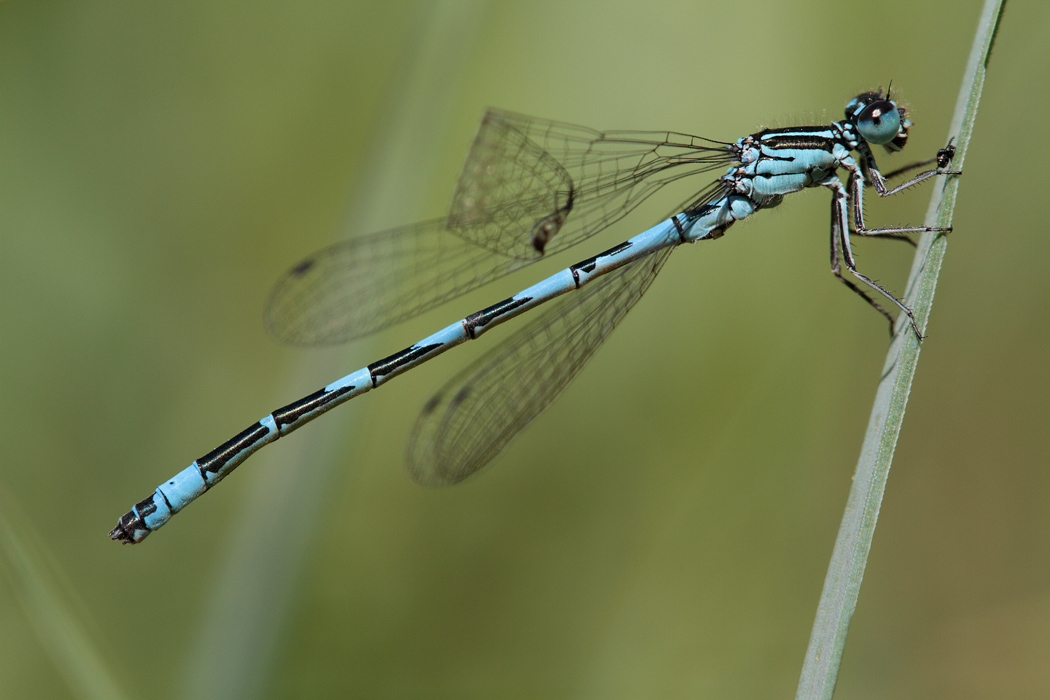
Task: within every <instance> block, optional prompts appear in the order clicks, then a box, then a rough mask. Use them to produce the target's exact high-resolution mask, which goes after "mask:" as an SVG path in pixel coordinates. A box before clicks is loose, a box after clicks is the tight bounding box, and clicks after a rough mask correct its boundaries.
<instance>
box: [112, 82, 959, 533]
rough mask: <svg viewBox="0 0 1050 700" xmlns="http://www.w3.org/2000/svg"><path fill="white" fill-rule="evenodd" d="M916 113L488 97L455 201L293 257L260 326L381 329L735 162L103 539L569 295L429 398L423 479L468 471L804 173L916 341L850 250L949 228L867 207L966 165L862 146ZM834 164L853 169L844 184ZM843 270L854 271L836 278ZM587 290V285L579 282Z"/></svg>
mask: <svg viewBox="0 0 1050 700" xmlns="http://www.w3.org/2000/svg"><path fill="white" fill-rule="evenodd" d="M910 126H911V123H910V122H909V120H908V117H907V113H906V110H905V109H904V108H903V107H901V106H899V105H898V104H897V103H896V102H895V101H894V100H893V99H892V98H891V96H890V94H889V91H887V92H886V94H885V95H883V93H882V90H878V91H875V92H866V93H863V94H860V95H858V96H857V97H855V98H854V99H853V100H851V101H850V102H849V104H847V106H846V112H845V119H843V120H842V121H838V122H834V123H832V124H829V125H825V126H803V127H790V128H777V129H765V130H763V131H759V132H757V133H754V134H751V135H749V136H745V137H744V138H741V139H739V140H737V141H735V142H722V141H714V140H710V139H705V138H700V137H696V136H689V135H686V134H680V133H675V132H638V131H606V132H599V131H594V130H591V129H586V128H583V127H578V126H572V125H569V124H562V123H558V122H551V121H544V120H541V119H532V118H529V117H523V116H519V115H515V114H510V113H506V112H499V111H490V112H488V113H487V114H486V115H485V117H484V119H483V120H482V123H481V128H480V129H479V131H478V134H477V136H476V137H475V139H474V144H473V146H472V148H471V150H470V153H469V155H468V157H467V162H466V165H465V167H464V169H463V172H462V174H461V175H460V178H459V182H458V185H457V187H456V191H455V193H454V195H453V198H452V204H451V207H450V209H449V212H448V215H447V216H445V217H442V218H440V219H435V220H431V221H425V222H422V223H418V224H414V225H410V226H405V227H402V228H397V229H393V230H390V231H383V232H380V233H376V234H372V235H369V236H361V237H356V238H351V239H349V240H346V241H343V242H341V243H337V244H335V245H333V246H330V247H328V248H325V249H323V250H321V251H319V252H317V253H315V254H314V255H311V256H310V257H308V258H306V259H305V260H303V261H302V262H301V263H299V264H298V265H296V266H295V267H293V268H292V269H291V270H289V271H288V273H287V274H286V275H285V277H284V278H283V279H282V280H281V281H280V282H279V283H278V285H277V287H276V288H275V290H274V293H273V296H272V298H271V300H270V305H269V310H268V317H267V318H268V325H269V327H270V330H271V331H272V332H273V333H274V334H275V335H276V336H277V337H279V338H281V339H284V340H287V341H290V342H292V343H298V344H315V343H331V342H337V341H345V340H350V339H353V338H358V337H361V336H364V335H367V334H369V333H373V332H375V331H377V330H379V329H381V328H385V327H387V326H389V325H392V324H394V323H398V322H400V321H404V320H406V319H408V318H411V317H413V316H416V315H418V314H420V313H422V312H424V311H426V310H429V309H432V308H434V307H435V306H437V305H439V304H441V303H443V302H445V301H448V300H450V299H452V298H453V297H456V296H459V295H461V294H464V293H465V292H467V291H469V290H472V289H475V288H477V287H478V286H480V285H482V284H485V283H487V282H490V281H492V280H494V279H496V278H498V277H502V276H503V275H506V274H508V273H510V272H512V271H514V270H518V269H521V268H523V267H525V266H527V265H529V264H531V263H533V262H535V261H537V260H540V259H542V258H543V257H545V256H549V255H551V254H553V253H557V252H559V251H562V250H565V249H566V248H569V247H570V246H573V245H576V244H577V243H580V242H581V241H583V240H585V239H588V238H590V237H591V236H593V235H595V234H596V233H598V232H599V231H602V230H604V229H605V228H607V227H609V226H610V225H612V224H613V223H615V222H617V221H619V220H620V219H622V218H624V217H625V216H626V215H627V214H628V213H629V212H630V211H632V210H633V209H634V208H635V207H637V206H638V205H639V204H640V203H641V202H642V201H643V200H645V199H646V198H648V197H649V196H650V195H652V194H653V193H654V192H656V191H657V190H659V189H660V188H661V187H663V186H665V185H667V184H668V183H671V182H675V181H678V180H681V179H682V178H686V177H690V176H693V175H697V174H700V173H707V172H710V171H713V170H724V174H723V175H722V176H721V177H719V178H717V179H716V180H714V182H712V183H710V184H709V185H707V186H706V187H705V188H703V189H702V190H700V191H699V193H698V194H696V195H695V196H693V197H692V198H690V200H689V201H687V202H686V203H685V204H683V205H682V206H681V207H680V208H678V210H677V213H675V214H674V215H673V216H671V217H670V218H668V219H666V220H665V221H662V222H661V223H659V224H657V225H656V226H653V227H652V228H650V229H649V230H647V231H645V232H643V233H641V234H639V235H637V236H635V237H634V238H631V239H629V240H627V241H625V242H623V243H621V244H620V245H617V246H614V247H612V248H610V249H609V250H606V251H604V252H602V253H599V254H598V255H595V256H594V257H591V258H588V259H586V260H583V261H582V262H579V263H577V264H575V265H572V266H570V267H568V268H566V269H564V270H562V271H561V272H558V273H557V274H554V275H552V276H550V277H548V278H547V279H545V280H543V281H542V282H540V283H538V284H536V285H534V286H532V287H529V288H528V289H526V290H524V291H522V292H520V293H518V294H515V295H514V296H512V297H510V298H508V299H505V300H503V301H501V302H499V303H497V304H494V305H492V306H490V307H488V308H485V309H482V310H481V311H478V312H476V313H473V314H471V315H469V316H467V317H466V318H464V319H462V320H460V321H456V322H455V323H453V324H452V325H450V326H448V327H447V328H444V329H443V330H441V331H438V332H437V333H435V334H433V335H431V336H428V337H426V338H424V339H423V340H421V341H419V342H418V343H416V344H414V345H412V346H410V347H408V348H405V349H404V350H401V351H400V352H397V353H394V354H393V355H390V356H389V357H386V358H383V359H381V360H379V361H377V362H373V363H372V364H370V365H368V366H367V367H364V368H362V369H359V370H357V371H356V372H353V373H351V374H349V375H347V376H345V377H343V378H342V379H339V380H337V381H335V382H333V383H331V384H329V385H328V386H326V387H324V388H322V389H320V390H318V391H316V392H314V393H312V394H310V395H309V396H306V397H305V398H302V399H300V400H299V401H295V402H293V403H291V404H288V405H287V406H284V407H283V408H279V409H277V410H276V411H274V412H273V413H271V414H269V415H267V416H266V417H265V418H263V419H262V420H260V421H259V422H257V423H255V424H253V425H252V426H251V427H249V428H248V429H247V430H245V431H243V432H241V433H240V434H238V435H236V436H235V437H233V438H232V439H230V440H229V441H227V442H226V443H224V444H223V445H221V446H219V447H217V448H216V449H214V450H212V451H211V452H209V453H208V454H206V455H204V456H203V457H201V458H200V459H198V460H196V461H195V462H193V464H191V465H190V466H189V467H187V468H186V469H185V470H183V471H181V472H179V473H178V474H177V475H175V476H174V477H173V478H172V479H170V480H169V481H166V482H165V483H163V484H161V485H160V486H159V487H158V488H157V489H156V491H155V492H154V493H153V494H152V495H151V496H149V497H148V498H146V499H145V500H143V501H141V502H140V503H138V504H136V505H135V507H134V508H132V510H131V511H129V512H128V513H127V514H126V515H124V516H123V517H121V518H120V520H119V522H118V525H117V527H116V528H115V529H114V530H113V531H112V532H110V536H111V537H112V538H113V539H115V540H120V541H123V542H124V543H136V542H140V541H141V540H143V539H144V538H145V537H146V536H147V535H148V534H149V533H150V532H152V531H154V530H156V529H157V528H159V527H160V526H161V525H163V524H164V523H165V522H167V521H168V520H169V519H170V518H171V516H172V515H174V514H175V513H177V512H179V511H180V510H182V508H184V507H185V506H186V505H187V504H188V503H189V502H190V501H192V500H194V499H195V498H197V497H198V496H200V495H201V494H202V493H204V492H205V491H207V490H208V489H209V488H211V487H212V486H213V485H215V484H216V483H218V482H219V481H220V480H221V479H222V478H223V477H225V476H226V475H227V474H229V473H230V472H231V471H233V469H234V468H235V467H236V466H237V465H239V464H240V463H241V462H243V461H244V460H245V459H247V457H248V456H249V455H251V454H252V453H253V452H255V451H256V450H258V449H259V448H260V447H262V446H263V445H266V444H267V443H270V442H273V441H274V440H276V439H277V438H279V437H282V436H284V435H287V434H288V433H290V432H292V431H293V430H295V429H296V428H299V427H300V426H302V425H304V424H306V423H308V422H309V421H311V420H313V419H314V418H317V417H318V416H319V415H321V414H322V413H324V412H326V411H328V410H329V409H331V408H333V407H335V406H337V405H339V404H341V403H343V402H344V401H348V400H349V399H352V398H354V397H355V396H358V395H359V394H363V393H364V392H366V391H369V390H371V389H373V388H375V387H377V386H379V385H380V384H383V383H384V382H386V381H388V380H390V379H392V378H393V377H395V376H397V375H399V374H401V373H402V372H405V371H407V370H409V369H411V368H413V367H415V366H417V365H419V364H421V363H423V362H426V361H427V360H429V359H431V358H433V357H435V356H437V355H439V354H440V353H442V352H444V351H445V350H448V349H449V348H451V347H453V346H455V345H459V344H460V343H462V342H464V341H467V340H473V339H475V338H478V337H479V336H480V335H481V334H482V333H484V332H485V331H487V330H488V329H489V328H491V327H493V326H495V325H497V324H500V323H502V322H504V321H506V320H508V319H510V318H513V317H514V316H517V315H519V314H521V313H524V312H525V311H527V310H529V309H531V308H533V307H535V306H539V305H540V304H543V303H544V302H547V301H550V300H552V299H554V298H555V297H562V298H561V299H560V300H559V302H558V303H556V304H552V305H551V307H550V309H549V310H548V311H546V312H545V313H544V314H542V315H541V316H539V317H538V318H536V319H535V320H533V321H532V322H530V323H529V324H528V325H526V326H525V327H523V328H522V329H520V330H519V331H518V332H517V333H515V334H514V335H512V336H511V337H510V338H508V339H507V340H506V341H504V342H503V343H501V344H500V345H498V346H496V347H495V348H494V349H493V350H492V351H491V352H490V353H489V354H487V355H485V356H484V357H483V358H482V359H481V360H480V361H479V362H478V363H476V364H475V365H474V366H471V367H469V368H468V369H467V370H465V371H464V372H462V373H461V374H459V375H457V376H456V377H454V378H453V379H452V380H451V381H450V382H449V383H448V384H446V386H445V387H444V388H443V389H442V390H441V391H439V392H438V393H437V394H436V395H435V396H434V397H433V398H432V399H431V400H430V401H428V402H427V404H426V405H425V407H424V408H423V412H422V415H421V416H420V417H419V419H418V421H417V423H416V426H415V429H414V430H413V433H412V436H411V441H410V447H409V469H410V471H411V473H412V476H413V478H415V479H416V480H417V481H419V482H422V483H425V484H435V485H437V484H452V483H457V482H459V481H462V480H463V479H465V478H467V477H469V476H470V475H472V474H474V473H475V472H477V471H478V470H479V469H481V468H482V467H483V466H485V465H486V464H487V463H488V462H489V461H491V460H492V458H493V457H494V456H495V455H496V454H497V453H499V451H500V450H502V449H503V447H504V446H506V444H507V442H508V441H510V440H511V438H513V437H514V436H515V435H517V434H518V433H519V432H520V431H521V430H522V428H524V427H525V426H526V425H527V424H528V423H529V422H530V421H531V420H532V419H533V418H535V417H536V416H537V415H538V414H539V413H540V411H542V410H543V409H544V408H545V407H546V406H547V405H548V404H550V402H551V401H553V400H554V398H555V397H556V396H558V394H560V393H561V391H562V390H563V389H564V388H565V387H566V386H567V385H568V383H569V382H570V381H571V380H572V378H573V377H574V376H575V375H576V374H577V372H579V371H580V369H582V367H583V366H584V365H585V364H586V362H587V360H588V359H590V357H591V356H592V355H593V354H594V352H595V351H596V350H597V349H598V347H599V346H600V345H601V343H602V341H604V340H605V338H606V337H607V336H608V335H609V333H610V332H611V331H612V329H613V328H614V327H615V326H616V324H617V323H619V321H620V320H621V319H622V318H623V317H624V315H626V313H627V312H628V311H629V310H630V309H631V308H632V307H633V306H634V304H635V303H637V301H638V300H639V298H641V296H642V294H643V293H644V292H645V290H646V289H647V288H648V287H649V284H650V283H651V282H652V281H653V279H654V278H655V277H656V274H657V273H658V272H659V271H660V268H661V267H662V266H663V264H664V263H665V262H666V261H667V259H668V257H669V256H670V254H671V251H672V250H674V249H675V248H676V247H677V246H678V245H679V244H681V243H695V242H697V241H703V240H713V239H716V238H720V237H721V236H722V235H723V234H724V233H725V232H726V230H727V229H728V228H729V227H730V226H731V225H732V224H733V223H734V222H736V221H739V220H741V219H744V218H746V217H748V216H750V215H751V214H753V213H755V212H756V211H758V210H759V209H768V208H771V207H775V206H777V205H779V204H780V203H781V201H782V200H783V198H784V196H785V195H788V194H791V193H793V192H798V191H801V190H803V189H805V188H807V187H825V188H827V189H828V190H830V191H831V194H832V215H831V267H832V271H833V272H834V274H835V275H836V276H837V277H838V278H839V279H840V280H841V281H842V282H843V283H844V284H845V285H846V286H848V287H849V288H850V289H851V290H853V291H854V292H856V293H857V294H858V295H860V296H861V297H862V298H863V299H864V300H865V301H867V303H868V304H870V305H871V306H872V307H874V308H875V309H877V310H878V311H879V312H880V313H881V314H882V315H883V316H884V317H886V318H887V319H888V320H889V322H890V329H891V332H892V330H893V324H894V322H895V319H894V317H893V315H892V314H890V312H889V311H887V310H886V309H885V308H883V306H882V305H880V304H879V303H878V302H877V301H876V300H875V298H874V297H873V296H872V295H870V294H869V292H871V293H872V294H874V295H875V296H881V297H882V298H883V299H885V300H886V301H887V302H889V304H891V305H892V306H895V307H897V309H898V310H899V311H900V312H902V313H903V315H904V318H906V319H907V322H908V324H909V325H910V328H911V332H913V333H915V334H916V336H918V337H919V339H920V340H921V333H920V330H919V327H918V325H917V324H916V323H915V319H914V317H913V315H912V312H911V310H910V309H908V308H907V307H906V306H905V305H904V303H903V302H901V301H900V300H899V299H897V298H896V297H895V296H894V295H893V294H892V293H891V292H889V291H888V290H886V289H885V288H884V287H882V286H880V285H879V284H878V283H876V282H875V281H873V280H872V279H870V278H869V277H867V276H865V275H864V274H862V273H860V272H859V271H858V270H857V266H856V262H855V259H854V256H853V252H852V250H851V248H850V236H851V235H859V236H875V237H889V238H901V239H906V240H910V239H908V236H909V234H912V233H919V232H924V231H948V230H949V229H938V228H930V227H926V226H891V227H883V228H868V227H867V226H866V224H865V221H864V213H863V203H864V202H863V196H864V189H865V187H866V186H868V185H870V186H873V187H874V188H875V190H876V192H877V193H878V194H879V195H880V196H883V197H886V196H890V195H893V194H896V193H898V192H900V191H902V190H904V189H906V188H908V187H910V186H912V185H915V184H917V183H919V182H922V181H924V180H926V179H928V178H930V177H933V176H935V175H953V174H959V172H958V171H952V170H948V169H947V168H948V167H949V165H950V163H951V159H952V156H953V154H954V148H953V146H952V145H951V141H949V143H948V145H947V146H946V147H945V148H943V149H941V150H940V151H938V153H937V155H936V157H935V158H933V159H931V160H928V161H923V162H919V163H912V164H911V165H908V166H905V167H903V168H900V169H898V170H897V171H895V172H893V173H890V174H888V175H883V174H881V173H880V171H879V169H878V166H877V165H876V163H875V158H874V155H873V154H872V151H871V146H873V145H881V146H883V147H885V148H886V150H887V151H889V152H895V151H899V150H901V149H902V148H903V147H904V146H905V144H906V143H907V139H908V129H909V127H910ZM854 153H855V154H857V157H854V155H853V154H854ZM930 164H935V165H936V167H935V168H934V169H931V170H926V171H923V172H921V173H919V174H917V175H915V176H914V177H912V178H911V179H909V180H908V181H906V182H904V183H903V184H901V185H898V186H897V187H893V188H889V187H887V185H886V180H887V179H888V178H890V177H893V176H894V175H898V174H901V173H903V172H905V171H909V170H914V169H918V168H920V167H923V166H927V165H930ZM840 168H841V169H843V170H845V171H846V174H847V177H846V183H845V184H843V182H842V180H841V179H840V178H839V175H838V171H839V169H840ZM843 267H845V269H846V271H848V272H849V274H850V275H851V276H852V278H853V280H856V281H853V280H851V279H847V278H846V277H845V276H844V275H843V270H842V268H843ZM858 283H859V284H858ZM862 287H863V288H862ZM865 288H866V290H867V291H865ZM577 290H582V291H581V293H580V294H568V292H574V291H577ZM563 295H564V296H563Z"/></svg>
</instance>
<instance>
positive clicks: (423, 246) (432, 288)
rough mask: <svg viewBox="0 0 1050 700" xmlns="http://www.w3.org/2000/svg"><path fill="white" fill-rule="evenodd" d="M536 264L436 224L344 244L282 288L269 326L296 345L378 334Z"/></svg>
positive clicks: (299, 269) (305, 264) (301, 268)
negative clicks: (495, 251)
mask: <svg viewBox="0 0 1050 700" xmlns="http://www.w3.org/2000/svg"><path fill="white" fill-rule="evenodd" d="M528 262H529V261H522V260H517V259H514V258H506V257H502V256H497V255H493V254H492V252H491V251H489V250H486V249H485V248H480V247H478V246H477V245H475V244H474V243H471V242H470V241H467V240H464V239H463V238H459V237H457V236H454V235H452V234H451V233H449V231H448V230H447V228H446V220H445V219H444V218H442V219H432V220H430V221H423V222H420V223H417V224H412V225H410V226H403V227H401V228H396V229H392V230H390V231H380V232H379V233H373V234H370V235H368V236H359V237H357V238H349V239H347V240H344V241H340V242H339V243H336V244H334V245H331V246H329V247H327V248H323V249H321V250H319V251H317V252H316V253H314V254H313V255H311V256H310V257H308V258H306V259H305V260H303V261H302V262H300V263H299V264H298V265H296V266H295V267H293V268H292V269H291V270H289V271H288V272H287V273H286V274H285V276H284V277H283V278H282V279H281V280H280V281H279V282H278V283H277V286H276V287H275V288H274V290H273V292H272V294H271V296H270V302H269V305H268V306H267V310H266V326H267V328H268V329H269V331H270V332H271V333H272V334H273V335H274V336H276V337H278V338H280V339H281V340H284V341H286V342H290V343H294V344H296V345H316V344H322V343H339V342H343V341H347V340H351V339H353V338H359V337H362V336H365V335H368V334H369V333H374V332H375V331H378V330H380V329H382V328H386V327H387V326H392V325H394V324H396V323H400V322H401V321H404V320H407V319H409V318H412V317H413V316H416V315H417V314H420V313H422V312H424V311H426V310H428V309H432V308H434V307H435V306H438V305H439V304H441V303H443V302H446V301H449V300H451V299H454V298H455V297H457V296H459V295H460V294H465V293H466V292H468V291H470V290H471V289H475V288H477V287H479V286H481V285H483V284H485V283H486V282H490V281H492V280H494V279H496V278H498V277H501V276H503V275H505V274H507V273H509V272H511V271H513V270H515V269H517V268H519V267H523V266H524V265H527V264H528Z"/></svg>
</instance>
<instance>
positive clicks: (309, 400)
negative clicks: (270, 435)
mask: <svg viewBox="0 0 1050 700" xmlns="http://www.w3.org/2000/svg"><path fill="white" fill-rule="evenodd" d="M355 388H356V387H353V386H344V387H340V388H338V389H333V390H332V391H327V390H325V389H320V390H318V391H315V392H314V393H312V394H310V395H309V396H304V397H303V398H301V399H299V400H298V401H293V402H292V403H290V404H288V405H287V406H282V407H281V408H278V409H277V410H276V411H274V412H273V413H272V414H270V415H272V416H273V421H274V423H276V424H277V429H278V430H280V429H281V428H283V427H285V426H288V425H291V424H292V423H295V422H296V421H297V420H299V419H300V418H302V417H303V416H305V415H306V414H307V413H313V412H314V411H316V410H317V409H319V408H324V407H325V406H326V405H328V404H330V403H333V402H334V401H335V400H336V399H337V398H339V397H340V396H343V395H344V394H348V393H350V392H351V391H353V390H354V389H355Z"/></svg>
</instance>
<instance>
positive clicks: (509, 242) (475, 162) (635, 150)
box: [448, 110, 735, 260]
mask: <svg viewBox="0 0 1050 700" xmlns="http://www.w3.org/2000/svg"><path fill="white" fill-rule="evenodd" d="M728 147H729V144H725V143H722V142H718V141H711V140H709V139H703V138H700V137H697V136H689V135H687V134H679V133H675V132H667V131H664V132H650V131H604V132H603V131H595V130H594V129H588V128H586V127H582V126H574V125H572V124H563V123H560V122H552V121H547V120H543V119H534V118H532V117H525V116H522V115H519V114H511V113H509V112H500V111H496V110H489V111H488V112H487V113H486V114H485V117H484V118H483V119H482V121H481V127H480V128H479V129H478V134H477V136H476V137H475V138H474V144H473V146H472V147H471V149H470V153H469V155H468V156H467V162H466V164H465V165H464V167H463V172H462V173H461V175H460V178H459V182H458V184H457V186H456V191H455V193H454V194H453V196H452V205H451V206H450V207H449V215H448V227H449V230H450V231H452V232H454V233H455V234H456V235H457V236H460V237H461V238H465V239H467V240H470V241H473V242H475V243H477V244H478V245H479V246H482V247H484V248H488V249H489V250H491V251H493V252H495V253H499V254H500V255H505V256H508V257H514V258H522V259H525V260H534V259H536V258H539V257H540V256H542V255H543V254H544V253H545V252H546V253H553V252H557V251H559V250H564V249H566V248H568V247H570V246H573V245H576V244H577V243H579V242H580V241H582V240H584V239H586V238H589V237H590V236H593V235H594V234H596V233H597V232H598V231H601V230H602V229H604V228H606V227H608V226H609V225H611V224H613V223H615V222H616V221H619V220H620V219H622V218H623V217H624V216H626V215H627V214H628V213H629V212H630V211H631V210H632V209H634V208H635V207H637V206H638V205H639V204H641V203H642V202H643V201H645V199H646V198H648V197H649V196H650V195H652V194H653V193H654V192H656V191H657V190H658V189H660V188H661V187H663V186H664V185H666V184H667V183H669V182H672V181H674V180H677V179H680V178H683V177H688V176H690V175H696V174H699V173H704V172H707V171H710V170H714V169H723V168H724V167H725V166H726V165H727V164H729V163H733V162H735V156H734V153H733V152H732V151H731V150H729V148H728Z"/></svg>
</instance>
